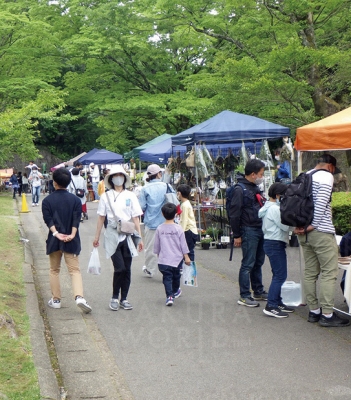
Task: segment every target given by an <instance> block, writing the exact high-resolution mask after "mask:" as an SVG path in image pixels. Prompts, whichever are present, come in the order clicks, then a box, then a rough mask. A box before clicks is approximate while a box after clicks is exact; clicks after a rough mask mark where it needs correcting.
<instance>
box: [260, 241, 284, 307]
mask: <svg viewBox="0 0 351 400" xmlns="http://www.w3.org/2000/svg"><path fill="white" fill-rule="evenodd" d="M285 248H286V243H285V242H282V241H281V240H267V239H265V240H264V244H263V249H264V252H265V253H266V255H267V256H268V258H269V262H270V263H271V268H272V274H273V277H272V283H271V286H270V287H269V291H268V301H267V304H268V306H269V307H274V308H277V307H278V306H280V305H282V304H283V300H282V297H281V289H282V284H283V283H284V282H285V280H286V277H287V276H288V272H287V261H286V251H285Z"/></svg>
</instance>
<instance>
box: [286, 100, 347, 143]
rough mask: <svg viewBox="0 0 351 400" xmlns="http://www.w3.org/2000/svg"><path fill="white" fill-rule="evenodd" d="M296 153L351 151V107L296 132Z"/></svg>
mask: <svg viewBox="0 0 351 400" xmlns="http://www.w3.org/2000/svg"><path fill="white" fill-rule="evenodd" d="M294 146H295V149H296V150H298V151H325V150H346V149H351V107H349V108H346V109H345V110H343V111H340V112H338V113H336V114H333V115H331V116H330V117H327V118H324V119H321V120H320V121H317V122H313V123H312V124H309V125H305V126H302V127H301V128H297V130H296V139H295V143H294Z"/></svg>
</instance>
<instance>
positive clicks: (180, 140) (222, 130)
mask: <svg viewBox="0 0 351 400" xmlns="http://www.w3.org/2000/svg"><path fill="white" fill-rule="evenodd" d="M289 136H290V129H289V128H287V127H284V126H281V125H278V124H274V123H272V122H269V121H266V120H263V119H260V118H257V117H253V116H249V115H245V114H239V113H235V112H232V111H228V110H226V111H222V112H221V113H219V114H217V115H215V116H214V117H212V118H210V119H208V120H207V121H204V122H202V123H200V124H198V125H195V126H193V127H191V128H189V129H187V130H185V131H184V132H181V133H179V134H178V135H175V136H172V138H171V140H172V145H173V146H177V145H183V146H193V153H194V161H193V167H195V179H196V187H199V181H201V182H202V186H203V182H204V181H205V182H206V185H207V187H208V182H210V181H211V177H212V176H215V177H216V178H217V180H218V181H219V183H220V185H221V182H223V181H224V182H225V183H227V184H229V185H230V184H232V183H233V182H235V180H234V179H235V171H236V170H238V168H239V169H240V167H241V170H242V172H243V169H244V166H245V164H246V162H247V161H248V159H249V158H250V157H249V155H248V154H247V151H246V148H245V146H246V145H247V143H252V144H253V146H254V147H255V145H257V143H258V142H261V141H262V140H265V142H264V145H263V146H262V149H261V152H262V156H261V157H260V158H261V159H262V160H263V161H265V162H266V165H268V169H270V167H271V166H273V161H272V159H271V158H272V157H271V154H270V151H269V148H268V142H267V139H278V138H282V137H289ZM201 143H205V146H203V145H201ZM234 143H239V146H241V150H240V153H239V156H237V155H235V154H234V153H233V151H232V150H231V149H230V146H232V145H233V144H234ZM221 144H227V146H228V147H229V150H228V154H227V155H226V156H223V155H222V154H221V153H220V152H219V154H217V157H216V158H215V160H213V157H211V155H210V153H209V151H208V146H211V145H217V146H218V145H221ZM199 150H201V151H199ZM256 154H257V148H255V149H254V152H253V155H256ZM190 156H191V154H190V155H189V157H190ZM177 158H178V159H179V157H177ZM175 164H176V165H177V166H178V164H179V161H178V163H177V160H176V162H175ZM189 164H190V163H189ZM185 165H186V163H185ZM269 172H270V171H269ZM209 178H210V179H209ZM268 180H269V182H270V183H271V182H272V175H271V173H269V176H267V181H268ZM200 189H203V187H202V188H200ZM204 197H205V198H204V199H201V201H200V202H199V204H198V207H203V206H204V205H205V206H206V203H208V201H207V199H206V196H204ZM204 202H205V204H203V203H204ZM200 225H201V222H200V220H199V227H201V226H200Z"/></svg>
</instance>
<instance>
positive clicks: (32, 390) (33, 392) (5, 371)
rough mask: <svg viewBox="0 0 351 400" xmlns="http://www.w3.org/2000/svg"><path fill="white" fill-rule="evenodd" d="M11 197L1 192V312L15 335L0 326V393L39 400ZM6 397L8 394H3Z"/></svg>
mask: <svg viewBox="0 0 351 400" xmlns="http://www.w3.org/2000/svg"><path fill="white" fill-rule="evenodd" d="M13 214H14V210H13V200H12V198H11V197H10V196H9V195H8V194H2V195H0V252H1V254H2V257H1V259H0V273H1V281H0V292H1V302H0V315H1V316H3V317H6V320H7V321H12V322H8V325H7V326H10V327H11V328H12V330H13V331H15V333H16V336H15V337H13V336H12V335H11V330H10V329H7V328H6V326H2V327H1V329H0V365H1V367H0V393H1V394H2V395H4V398H8V399H18V400H20V399H21V400H27V399H28V400H36V399H40V393H39V385H38V377H37V372H36V370H35V367H34V362H33V357H32V349H31V345H30V336H29V329H30V327H29V320H28V315H27V313H26V301H25V288H24V284H23V273H22V265H23V249H22V246H21V244H20V242H19V234H18V226H17V224H16V222H15V220H14V219H12V218H9V217H12V216H13ZM6 396H7V397H6Z"/></svg>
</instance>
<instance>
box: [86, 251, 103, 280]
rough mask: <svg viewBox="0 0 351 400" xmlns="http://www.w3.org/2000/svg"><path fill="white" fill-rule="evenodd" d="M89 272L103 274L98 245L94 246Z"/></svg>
mask: <svg viewBox="0 0 351 400" xmlns="http://www.w3.org/2000/svg"><path fill="white" fill-rule="evenodd" d="M87 272H88V274H93V275H100V274H101V266H100V259H99V252H98V249H97V247H94V249H93V251H92V252H91V256H90V260H89V264H88V271H87Z"/></svg>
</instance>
